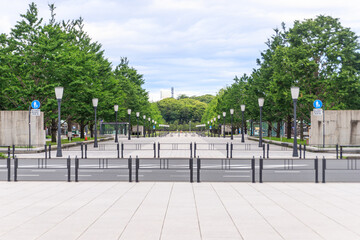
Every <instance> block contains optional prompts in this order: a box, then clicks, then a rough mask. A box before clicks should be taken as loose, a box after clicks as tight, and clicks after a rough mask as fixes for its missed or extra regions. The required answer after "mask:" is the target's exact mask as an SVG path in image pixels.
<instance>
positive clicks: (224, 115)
mask: <svg viewBox="0 0 360 240" xmlns="http://www.w3.org/2000/svg"><path fill="white" fill-rule="evenodd" d="M225 117H226V112H223V119H224V127H223V129H224V135H223V136H224V138H225Z"/></svg>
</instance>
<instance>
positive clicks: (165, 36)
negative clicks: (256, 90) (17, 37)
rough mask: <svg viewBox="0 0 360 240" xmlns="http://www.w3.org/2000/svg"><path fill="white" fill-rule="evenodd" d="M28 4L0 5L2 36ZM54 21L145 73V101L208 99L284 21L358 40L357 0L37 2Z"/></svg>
mask: <svg viewBox="0 0 360 240" xmlns="http://www.w3.org/2000/svg"><path fill="white" fill-rule="evenodd" d="M31 2H32V1H27V0H11V1H10V0H0V3H1V7H0V32H1V33H9V32H10V30H11V28H12V27H14V26H15V24H16V22H17V21H19V20H20V19H21V18H20V14H23V13H26V10H27V9H28V4H29V3H31ZM34 2H35V3H36V4H37V6H38V9H39V16H40V17H43V18H44V20H45V21H46V22H47V21H48V19H49V18H50V11H49V8H48V4H49V3H54V4H55V7H56V10H55V13H56V19H57V20H68V19H78V18H79V17H82V18H83V19H84V24H85V31H86V32H87V33H88V34H89V36H90V37H91V38H92V40H93V41H98V42H99V43H101V44H102V46H103V50H104V51H105V56H106V58H108V60H109V61H110V62H112V65H113V67H115V66H116V65H118V64H119V62H120V58H121V57H127V58H128V60H129V62H130V66H132V67H134V68H135V69H137V71H138V73H140V74H143V76H144V79H145V84H144V86H143V87H144V88H145V89H146V90H147V91H148V92H149V98H150V100H151V101H157V100H159V99H160V90H161V89H166V90H170V89H171V87H174V90H175V97H176V96H178V95H180V94H186V95H189V96H193V95H203V94H213V95H215V94H216V93H217V92H218V91H219V90H220V89H221V88H223V87H226V86H230V85H231V84H232V83H233V79H234V77H235V76H242V75H243V74H251V72H252V70H253V69H254V68H257V66H256V59H257V58H260V53H261V52H262V51H264V50H265V49H266V45H265V42H266V41H267V39H268V38H270V37H271V35H272V34H273V32H274V30H273V29H274V28H280V27H281V23H282V22H284V23H285V24H286V26H287V27H291V26H292V25H293V22H294V21H295V20H300V21H302V20H304V19H309V18H315V17H316V16H318V15H329V16H332V17H335V18H339V19H340V22H341V23H342V25H343V26H344V27H349V28H350V29H351V30H352V31H354V32H355V33H356V34H357V35H358V36H360V17H359V13H360V1H359V0H343V1H339V0H336V1H334V0H302V1H299V0H296V1H294V0H53V1H51V0H46V1H44V0H42V1H34Z"/></svg>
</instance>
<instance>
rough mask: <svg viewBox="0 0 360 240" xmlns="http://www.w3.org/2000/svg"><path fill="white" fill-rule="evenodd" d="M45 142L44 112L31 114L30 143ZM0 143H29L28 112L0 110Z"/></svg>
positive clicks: (37, 144) (26, 144) (36, 144)
mask: <svg viewBox="0 0 360 240" xmlns="http://www.w3.org/2000/svg"><path fill="white" fill-rule="evenodd" d="M44 144H45V130H44V113H43V112H41V113H40V116H39V117H36V116H31V145H32V146H43V145H44ZM0 145H5V146H7V145H16V146H28V145H29V112H28V111H0Z"/></svg>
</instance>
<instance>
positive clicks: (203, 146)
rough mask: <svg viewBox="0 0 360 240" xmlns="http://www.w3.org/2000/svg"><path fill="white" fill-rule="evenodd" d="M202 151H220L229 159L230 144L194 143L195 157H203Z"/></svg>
mask: <svg viewBox="0 0 360 240" xmlns="http://www.w3.org/2000/svg"><path fill="white" fill-rule="evenodd" d="M202 151H219V152H221V153H223V154H224V155H226V158H229V143H196V142H195V143H194V156H199V155H201V153H202Z"/></svg>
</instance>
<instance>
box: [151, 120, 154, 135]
mask: <svg viewBox="0 0 360 240" xmlns="http://www.w3.org/2000/svg"><path fill="white" fill-rule="evenodd" d="M151 122H152V126H151V136H152V137H154V119H152V120H151Z"/></svg>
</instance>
